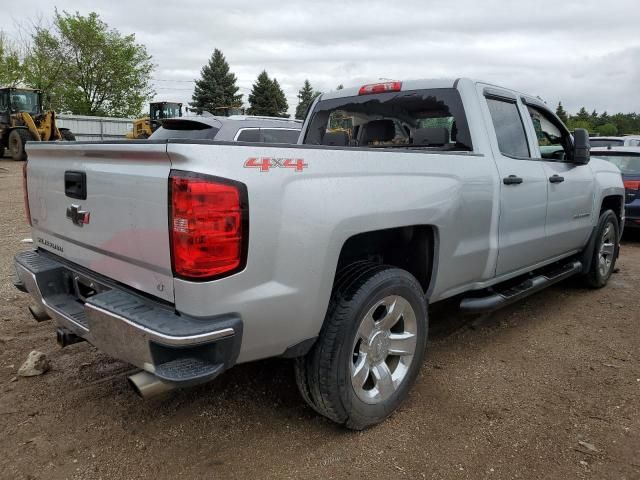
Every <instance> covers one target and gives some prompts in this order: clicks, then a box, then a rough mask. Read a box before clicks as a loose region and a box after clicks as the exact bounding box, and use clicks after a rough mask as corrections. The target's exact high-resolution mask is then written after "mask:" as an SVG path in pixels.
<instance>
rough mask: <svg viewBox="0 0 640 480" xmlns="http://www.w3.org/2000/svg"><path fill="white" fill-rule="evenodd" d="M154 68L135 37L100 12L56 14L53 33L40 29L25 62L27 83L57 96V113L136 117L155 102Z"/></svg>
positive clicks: (34, 33)
mask: <svg viewBox="0 0 640 480" xmlns="http://www.w3.org/2000/svg"><path fill="white" fill-rule="evenodd" d="M152 70H153V63H152V62H151V57H150V56H149V54H148V53H147V50H146V48H145V47H144V46H143V45H140V44H138V43H136V41H135V35H133V34H131V35H122V34H121V33H120V32H118V31H117V30H115V29H110V28H109V26H108V25H107V24H106V23H104V22H103V21H102V20H100V17H99V16H98V14H97V13H95V12H91V13H89V14H88V15H87V16H82V15H80V14H79V13H78V12H76V13H74V14H70V13H67V12H65V11H63V12H62V13H60V12H58V11H56V13H55V18H54V21H53V26H52V28H51V29H36V30H35V31H34V32H33V35H32V45H31V48H30V50H29V52H28V53H27V55H26V57H25V83H26V84H27V85H28V86H33V87H37V88H43V89H44V90H45V94H46V95H50V94H51V93H55V100H54V101H55V103H56V106H57V108H58V109H60V110H67V111H71V112H73V113H76V114H81V115H98V116H117V117H132V116H137V115H139V114H140V113H141V112H142V110H143V106H144V105H145V104H146V103H147V102H148V101H149V100H150V99H151V97H152V95H153V91H152V89H151V86H150V80H151V72H152Z"/></svg>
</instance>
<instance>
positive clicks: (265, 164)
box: [244, 157, 309, 172]
mask: <svg viewBox="0 0 640 480" xmlns="http://www.w3.org/2000/svg"><path fill="white" fill-rule="evenodd" d="M307 167H309V164H307V163H304V158H273V157H260V158H258V157H251V158H248V159H247V161H246V162H244V168H259V169H260V171H261V172H268V171H269V170H270V169H272V168H293V169H294V171H296V172H301V171H302V170H304V169H305V168H307Z"/></svg>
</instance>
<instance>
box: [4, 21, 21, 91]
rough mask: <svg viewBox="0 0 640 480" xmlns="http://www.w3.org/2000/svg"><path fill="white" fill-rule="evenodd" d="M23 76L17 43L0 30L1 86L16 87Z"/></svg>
mask: <svg viewBox="0 0 640 480" xmlns="http://www.w3.org/2000/svg"><path fill="white" fill-rule="evenodd" d="M22 77H23V69H22V63H21V62H20V55H19V54H18V50H17V48H16V47H15V45H14V44H13V43H12V42H10V41H9V39H8V38H7V37H6V35H5V34H4V33H3V32H2V31H0V86H3V87H14V86H16V85H17V84H18V83H20V81H21V80H22Z"/></svg>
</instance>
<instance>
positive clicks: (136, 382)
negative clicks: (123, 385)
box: [127, 371, 176, 398]
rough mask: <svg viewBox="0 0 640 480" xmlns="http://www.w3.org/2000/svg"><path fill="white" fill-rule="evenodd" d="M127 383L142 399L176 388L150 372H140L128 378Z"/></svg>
mask: <svg viewBox="0 0 640 480" xmlns="http://www.w3.org/2000/svg"><path fill="white" fill-rule="evenodd" d="M127 383H128V384H129V386H130V387H131V388H132V389H133V391H134V392H135V393H136V395H138V396H139V397H141V398H151V397H155V396H156V395H160V394H161V393H165V392H169V391H171V390H174V389H175V388H176V386H174V385H172V384H170V383H165V382H163V381H162V380H160V379H159V378H158V377H156V376H155V375H152V374H151V373H149V372H145V371H142V372H138V373H136V374H134V375H131V376H129V377H128V378H127Z"/></svg>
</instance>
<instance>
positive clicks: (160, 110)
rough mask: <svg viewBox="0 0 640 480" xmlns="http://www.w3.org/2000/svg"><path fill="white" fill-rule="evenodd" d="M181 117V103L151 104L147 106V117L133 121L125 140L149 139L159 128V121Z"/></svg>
mask: <svg viewBox="0 0 640 480" xmlns="http://www.w3.org/2000/svg"><path fill="white" fill-rule="evenodd" d="M181 116H182V103H178V102H151V103H150V104H149V116H148V117H142V118H137V119H135V120H134V121H133V130H131V131H130V132H129V133H127V138H129V139H131V140H136V139H137V140H140V139H145V138H149V137H150V136H151V134H152V133H153V132H155V131H156V130H157V129H158V127H160V121H161V120H163V119H165V118H175V117H181Z"/></svg>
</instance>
